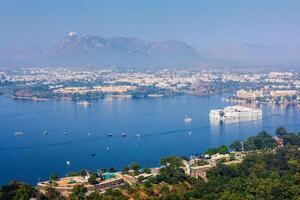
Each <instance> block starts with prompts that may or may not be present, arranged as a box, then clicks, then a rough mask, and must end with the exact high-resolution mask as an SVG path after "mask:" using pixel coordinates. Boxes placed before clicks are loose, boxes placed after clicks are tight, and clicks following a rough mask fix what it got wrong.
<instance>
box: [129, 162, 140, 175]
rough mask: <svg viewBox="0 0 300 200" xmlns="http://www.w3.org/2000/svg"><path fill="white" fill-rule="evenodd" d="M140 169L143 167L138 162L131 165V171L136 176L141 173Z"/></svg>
mask: <svg viewBox="0 0 300 200" xmlns="http://www.w3.org/2000/svg"><path fill="white" fill-rule="evenodd" d="M140 167H141V166H140V164H139V163H137V162H133V163H131V165H130V169H131V170H133V171H134V173H135V174H137V173H138V172H139V169H140Z"/></svg>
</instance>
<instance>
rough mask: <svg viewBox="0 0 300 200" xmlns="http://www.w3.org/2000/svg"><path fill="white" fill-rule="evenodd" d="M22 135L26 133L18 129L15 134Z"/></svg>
mask: <svg viewBox="0 0 300 200" xmlns="http://www.w3.org/2000/svg"><path fill="white" fill-rule="evenodd" d="M20 135H24V132H23V131H17V132H15V136H20Z"/></svg>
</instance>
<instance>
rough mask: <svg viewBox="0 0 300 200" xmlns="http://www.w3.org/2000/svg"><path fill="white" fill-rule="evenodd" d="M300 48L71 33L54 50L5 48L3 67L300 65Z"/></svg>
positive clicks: (1, 59) (1, 57)
mask: <svg viewBox="0 0 300 200" xmlns="http://www.w3.org/2000/svg"><path fill="white" fill-rule="evenodd" d="M299 65H300V46H293V47H290V46H289V47H287V46H265V45H257V44H247V43H245V44H241V45H235V46H226V47H221V48H215V49H208V50H205V51H198V50H197V49H196V48H194V47H192V46H190V45H188V44H186V43H184V42H181V41H172V40H167V41H144V40H141V39H137V38H127V37H112V38H105V37H100V36H95V35H86V34H78V33H75V32H70V33H69V34H68V35H66V36H65V37H64V38H62V39H61V40H60V41H58V42H57V43H56V44H54V45H53V46H52V47H51V48H49V49H46V50H41V49H39V48H36V47H35V48H30V49H26V50H23V51H22V50H19V49H0V66H48V67H50V66H54V67H60V66H64V67H67V66H70V67H98V68H107V67H117V68H136V69H148V68H168V67H170V68H176V67H214V66H215V67H230V66H235V67H241V66H299Z"/></svg>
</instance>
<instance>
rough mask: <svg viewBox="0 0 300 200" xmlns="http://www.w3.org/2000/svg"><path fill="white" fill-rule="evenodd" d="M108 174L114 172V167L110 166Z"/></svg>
mask: <svg viewBox="0 0 300 200" xmlns="http://www.w3.org/2000/svg"><path fill="white" fill-rule="evenodd" d="M108 171H109V172H116V169H115V167H114V166H112V167H111V168H109V170H108Z"/></svg>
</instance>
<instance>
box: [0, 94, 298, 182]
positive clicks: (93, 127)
mask: <svg viewBox="0 0 300 200" xmlns="http://www.w3.org/2000/svg"><path fill="white" fill-rule="evenodd" d="M221 98H222V96H221V95H215V96H211V97H193V96H176V97H162V98H145V99H103V100H99V101H93V102H92V106H90V107H84V106H82V105H78V104H77V103H76V102H72V101H45V102H33V101H16V100H12V99H9V98H7V97H6V96H4V95H2V96H0V184H5V183H7V182H8V181H9V180H12V179H17V180H21V181H26V182H29V183H32V184H34V183H36V182H37V181H38V180H39V179H41V180H46V179H48V177H49V175H50V174H51V173H58V174H59V175H60V176H63V175H65V174H66V173H67V172H69V171H76V170H80V169H90V170H96V169H99V168H109V167H111V166H115V167H116V168H117V169H120V168H121V166H123V165H128V164H130V163H131V162H133V161H137V162H139V163H140V164H141V165H142V166H144V167H153V166H157V165H158V163H159V159H160V157H162V156H167V155H179V156H190V155H192V154H195V153H203V151H205V150H206V149H207V148H211V147H216V146H219V145H222V144H226V145H228V144H230V143H231V142H232V141H233V140H235V139H240V140H243V139H245V138H247V137H249V136H251V135H255V134H256V133H257V132H259V131H261V130H267V131H270V132H271V133H273V132H274V130H275V129H276V127H278V126H285V127H286V128H287V129H288V130H289V131H300V114H299V111H297V110H295V109H294V108H280V107H276V106H275V107H270V106H263V107H262V109H263V119H261V120H258V121H251V122H240V123H233V124H211V123H210V121H209V118H208V114H209V111H210V109H214V108H223V107H225V106H226V105H229V103H225V102H222V101H221ZM186 115H188V116H190V117H192V122H191V124H189V125H186V124H185V123H184V117H185V116H186ZM17 131H22V132H24V134H23V135H18V136H16V135H15V132H17ZM44 131H48V132H49V133H48V135H43V132H44ZM189 131H191V132H192V134H188V132H189ZM64 132H65V133H66V134H64ZM123 132H126V134H127V136H126V137H122V136H121V133H123ZM107 134H113V136H112V137H107ZM136 134H140V135H141V137H136ZM108 148H109V151H108V150H107V149H108ZM92 154H95V156H91V155H92ZM67 161H70V165H67V164H66V162H67Z"/></svg>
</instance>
